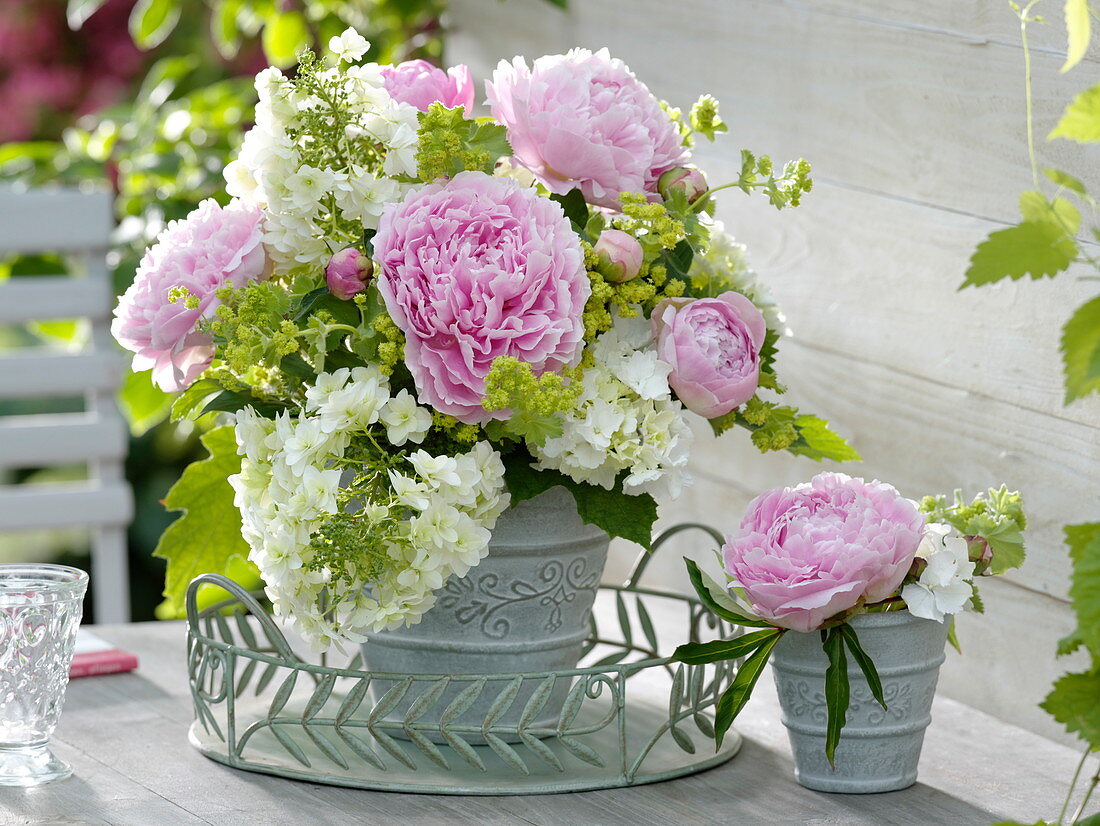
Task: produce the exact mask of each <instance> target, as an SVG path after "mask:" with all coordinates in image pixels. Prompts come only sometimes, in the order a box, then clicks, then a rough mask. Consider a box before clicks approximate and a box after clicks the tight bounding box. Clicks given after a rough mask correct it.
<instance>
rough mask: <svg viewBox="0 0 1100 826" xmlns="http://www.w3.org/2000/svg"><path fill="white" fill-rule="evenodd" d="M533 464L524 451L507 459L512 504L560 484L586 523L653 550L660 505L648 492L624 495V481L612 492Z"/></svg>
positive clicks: (507, 478) (521, 449)
mask: <svg viewBox="0 0 1100 826" xmlns="http://www.w3.org/2000/svg"><path fill="white" fill-rule="evenodd" d="M532 461H533V460H532V458H531V455H530V454H529V453H528V452H527V451H526V450H525V449H523V448H518V449H517V450H515V451H513V452H512V453H510V454H508V455H507V456H505V457H504V469H505V472H504V481H505V482H506V483H507V485H508V492H509V493H511V494H512V504H518V503H519V502H523V501H524V500H526V499H533V498H534V497H536V496H538V495H539V494H540V493H543V492H544V491H547V490H550V488H553V487H557V486H559V485H560V486H561V487H563V488H565V489H566V490H568V491H569V492H570V493H571V494H573V499H574V500H576V502H577V511H578V512H579V513H580V516H581V520H582V521H584V522H586V523H588V524H589V525H595V526H596V527H597V528H601V529H602V530H605V531H607V533H608V534H609V535H610V536H612V537H616V536H619V537H622V538H623V539H626V540H629V541H631V542H636V543H638V544H639V545H641V546H642V547H643V548H645V549H646V550H647V551H648V550H650V549H651V548H652V544H653V523H654V522H656V521H657V503H656V502H655V501H654V499H653V497H652V496H650V495H649V494H648V493H643V494H641V495H640V496H633V495H630V494H626V493H623V490H622V484H621V483H620V482H616V484H615V487H614V488H613V489H611V490H606V489H604V488H601V487H598V486H596V485H586V484H581V483H579V482H574V481H573V480H572V479H570V478H569V477H568V476H565V475H564V474H561V473H558V472H557V471H556V470H535V469H534V468H533V467H531V463H532Z"/></svg>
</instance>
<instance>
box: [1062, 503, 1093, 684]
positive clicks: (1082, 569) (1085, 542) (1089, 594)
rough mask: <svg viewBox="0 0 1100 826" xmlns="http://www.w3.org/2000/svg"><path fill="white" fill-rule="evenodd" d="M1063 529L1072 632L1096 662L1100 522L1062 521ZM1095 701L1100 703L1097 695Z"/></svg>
mask: <svg viewBox="0 0 1100 826" xmlns="http://www.w3.org/2000/svg"><path fill="white" fill-rule="evenodd" d="M1064 530H1065V533H1066V544H1067V545H1069V555H1070V558H1071V559H1072V560H1073V580H1072V584H1071V585H1070V587H1069V597H1070V600H1072V604H1073V611H1074V613H1075V614H1076V615H1077V630H1076V631H1075V632H1074V634H1073V636H1074V637H1075V638H1077V639H1079V640H1080V641H1081V642H1082V643H1083V644H1084V645H1085V647H1086V648H1088V649H1089V651H1091V652H1092V655H1093V657H1094V658H1096V660H1097V661H1098V662H1100V522H1091V523H1087V524H1084V525H1066V527H1065V528H1064ZM1097 704H1098V705H1100V697H1098V698H1097Z"/></svg>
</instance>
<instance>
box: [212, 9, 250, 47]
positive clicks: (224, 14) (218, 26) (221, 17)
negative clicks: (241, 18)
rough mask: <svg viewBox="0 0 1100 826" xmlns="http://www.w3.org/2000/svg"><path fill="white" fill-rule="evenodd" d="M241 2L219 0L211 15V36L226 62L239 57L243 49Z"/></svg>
mask: <svg viewBox="0 0 1100 826" xmlns="http://www.w3.org/2000/svg"><path fill="white" fill-rule="evenodd" d="M242 5H243V4H242V2H241V0H218V2H217V4H216V5H215V6H214V9H213V11H212V12H211V14H210V36H211V37H212V38H213V40H214V46H215V47H217V49H218V54H220V55H221V56H222V57H223V58H225V59H226V60H232V59H233V58H234V57H236V56H237V52H238V51H239V50H240V48H241V32H240V28H239V26H238V24H237V17H238V15H239V14H240V13H241V7H242Z"/></svg>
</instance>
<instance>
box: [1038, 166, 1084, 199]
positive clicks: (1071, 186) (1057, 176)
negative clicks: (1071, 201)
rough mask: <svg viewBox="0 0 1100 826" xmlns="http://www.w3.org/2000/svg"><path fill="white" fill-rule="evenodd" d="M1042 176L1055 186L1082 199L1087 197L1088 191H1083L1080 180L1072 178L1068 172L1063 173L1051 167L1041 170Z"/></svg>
mask: <svg viewBox="0 0 1100 826" xmlns="http://www.w3.org/2000/svg"><path fill="white" fill-rule="evenodd" d="M1043 174H1044V175H1046V176H1047V178H1049V179H1050V181H1051V182H1052V183H1054V184H1056V185H1057V186H1061V187H1065V188H1066V189H1068V190H1069V191H1070V192H1076V193H1077V194H1078V195H1080V196H1081V197H1082V198H1087V197H1088V190H1086V189H1085V185H1084V184H1083V183H1082V182H1081V181H1080V179H1078V178H1075V177H1073V176H1072V175H1070V174H1069V173H1068V172H1063V171H1062V170H1061V169H1054V168H1053V167H1047V168H1046V169H1044V170H1043Z"/></svg>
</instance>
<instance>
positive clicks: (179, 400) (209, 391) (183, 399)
mask: <svg viewBox="0 0 1100 826" xmlns="http://www.w3.org/2000/svg"><path fill="white" fill-rule="evenodd" d="M221 391H222V386H221V385H220V384H218V383H217V382H216V381H214V380H213V379H199V380H198V381H196V382H194V383H193V384H192V385H191V386H190V387H188V388H187V389H186V390H184V391H183V392H181V393H180V394H179V395H178V396H176V400H175V401H174V402H172V421H174V422H175V421H179V420H180V419H194V418H198V415H199V411H200V410H202V407H203V404H204V403H205V402H206V400H207V399H209V398H210V397H211V396H213V395H214V394H216V393H220V392H221Z"/></svg>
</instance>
